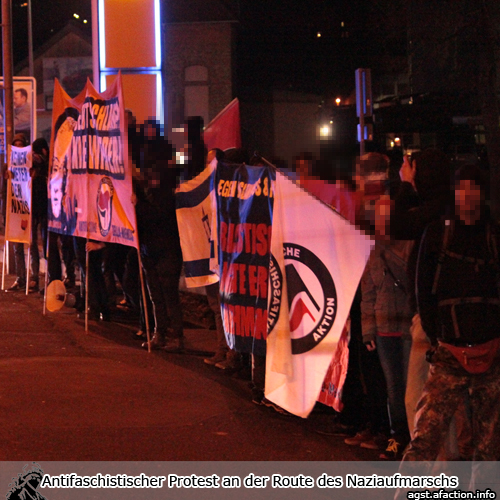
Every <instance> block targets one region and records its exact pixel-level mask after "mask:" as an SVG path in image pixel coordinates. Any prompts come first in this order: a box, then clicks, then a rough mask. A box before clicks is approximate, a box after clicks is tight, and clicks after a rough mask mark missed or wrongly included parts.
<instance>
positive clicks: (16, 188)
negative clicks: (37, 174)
mask: <svg viewBox="0 0 500 500" xmlns="http://www.w3.org/2000/svg"><path fill="white" fill-rule="evenodd" d="M8 151H9V156H8V158H9V163H8V169H9V181H8V184H7V210H6V225H5V239H6V240H7V241H15V242H18V243H30V242H31V175H30V169H31V146H27V147H25V148H17V147H15V146H9V148H8Z"/></svg>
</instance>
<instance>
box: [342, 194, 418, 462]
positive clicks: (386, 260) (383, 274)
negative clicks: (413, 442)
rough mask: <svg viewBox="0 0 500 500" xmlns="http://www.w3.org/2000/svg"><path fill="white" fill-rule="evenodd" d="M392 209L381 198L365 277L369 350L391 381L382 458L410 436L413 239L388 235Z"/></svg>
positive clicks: (398, 450) (397, 451)
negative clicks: (408, 394)
mask: <svg viewBox="0 0 500 500" xmlns="http://www.w3.org/2000/svg"><path fill="white" fill-rule="evenodd" d="M390 212H391V201H390V200H389V199H381V200H378V201H377V203H376V204H375V231H376V234H377V236H378V239H377V242H376V245H375V248H374V250H373V251H372V253H371V255H370V259H369V260H368V263H367V266H366V269H365V272H364V275H363V278H362V279H361V290H362V301H361V313H362V317H361V318H362V329H363V342H364V344H365V345H366V347H367V349H368V350H369V351H375V350H376V352H377V353H378V357H379V360H380V364H381V366H382V370H383V372H384V377H385V383H386V386H387V396H388V410H389V421H390V427H391V429H390V430H391V437H390V439H389V441H388V443H387V445H386V449H385V452H384V453H382V454H381V455H380V458H383V459H400V458H401V454H402V451H403V450H404V448H405V447H406V445H407V444H408V442H409V441H410V436H409V431H408V422H407V418H406V410H405V391H406V375H407V370H408V359H409V356H410V348H411V337H410V324H411V316H412V314H411V309H410V306H409V303H408V278H407V273H406V262H407V260H408V255H409V252H410V249H411V242H407V241H401V240H400V241H398V240H391V239H390V238H389V237H388V229H389V219H390ZM371 437H372V435H371V433H370V431H369V430H368V432H365V433H358V435H357V439H358V440H359V441H361V442H363V441H362V440H365V439H366V440H369V439H370V438H371ZM353 439H354V438H353ZM346 442H347V440H346ZM348 444H349V443H348Z"/></svg>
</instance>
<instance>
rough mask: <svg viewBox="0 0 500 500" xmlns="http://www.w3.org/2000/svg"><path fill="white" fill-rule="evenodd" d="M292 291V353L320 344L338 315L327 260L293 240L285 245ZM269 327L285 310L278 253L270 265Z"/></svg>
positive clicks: (287, 273) (271, 328) (287, 277)
mask: <svg viewBox="0 0 500 500" xmlns="http://www.w3.org/2000/svg"><path fill="white" fill-rule="evenodd" d="M283 251H284V256H285V273H286V283H287V292H288V313H289V321H290V334H291V337H292V354H302V353H304V352H307V351H310V350H311V349H313V348H314V347H316V346H317V345H318V344H319V343H320V342H321V341H322V340H323V339H324V338H325V337H326V335H327V334H328V332H329V331H330V330H331V328H332V326H333V323H334V321H335V317H336V315H337V291H336V289H335V284H334V282H333V278H332V276H331V274H330V272H329V271H328V269H327V267H326V266H325V265H324V264H323V262H322V261H321V260H320V259H319V258H318V257H317V256H316V255H315V254H314V253H313V252H311V251H310V250H308V249H307V248H304V247H303V246H300V245H296V244H293V243H285V244H284V245H283ZM269 274H270V280H269V286H270V292H269V293H270V304H269V313H268V322H269V331H270V332H272V330H273V328H274V326H275V325H276V322H277V320H278V317H279V314H280V311H281V298H282V293H281V290H282V285H283V277H282V273H281V271H280V268H279V266H278V263H277V261H276V259H275V258H274V256H272V258H271V267H270V273H269Z"/></svg>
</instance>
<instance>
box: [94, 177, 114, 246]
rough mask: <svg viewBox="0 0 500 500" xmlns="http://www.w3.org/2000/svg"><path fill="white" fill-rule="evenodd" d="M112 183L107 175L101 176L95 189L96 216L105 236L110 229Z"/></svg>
mask: <svg viewBox="0 0 500 500" xmlns="http://www.w3.org/2000/svg"><path fill="white" fill-rule="evenodd" d="M113 194H114V188H113V183H112V182H111V179H110V178H109V177H103V178H102V179H101V182H100V183H99V188H98V189H97V218H98V219H99V229H100V231H101V235H102V236H107V235H108V233H109V230H110V229H111V218H112V217H111V216H112V207H113Z"/></svg>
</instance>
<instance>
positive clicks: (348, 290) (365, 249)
mask: <svg viewBox="0 0 500 500" xmlns="http://www.w3.org/2000/svg"><path fill="white" fill-rule="evenodd" d="M372 246H373V241H372V240H371V239H370V238H369V237H368V236H366V235H365V234H364V233H363V232H361V231H359V230H358V229H356V228H355V227H354V226H353V225H351V224H350V223H349V222H348V221H346V220H345V219H344V218H342V217H341V216H340V215H339V214H338V213H336V212H335V211H334V210H332V209H331V208H330V207H328V206H326V205H324V204H323V203H321V202H320V201H318V200H317V199H316V198H314V197H313V196H312V195H310V194H308V193H307V192H306V191H304V190H303V189H301V188H300V187H298V186H297V185H295V183H293V182H292V181H291V180H290V179H288V178H287V177H286V176H284V175H282V174H281V173H279V172H278V173H277V176H276V198H275V206H274V220H273V238H272V254H273V259H272V263H271V269H270V291H271V292H270V295H269V313H268V324H269V336H268V344H267V366H266V389H265V395H266V397H267V398H268V399H270V400H271V401H273V402H275V403H276V404H278V405H279V406H281V407H282V408H285V409H286V410H288V411H289V412H290V413H293V414H295V415H298V416H300V417H307V416H308V415H309V413H310V412H311V411H312V409H313V407H314V405H315V403H316V401H317V400H318V396H319V393H320V391H321V387H322V384H323V381H324V379H325V375H326V374H327V371H328V368H329V366H330V363H331V361H332V358H333V357H334V354H335V353H336V350H337V346H338V343H339V339H340V337H341V334H342V331H343V329H344V326H345V324H346V321H347V318H348V316H349V311H350V308H351V304H352V301H353V299H354V295H355V293H356V289H357V287H358V284H359V281H360V279H361V275H362V274H363V271H364V268H365V265H366V262H367V260H368V257H369V255H370V251H371V249H372ZM341 358H342V359H343V360H344V361H343V362H344V363H345V362H346V356H342V357H341ZM346 368H347V366H345V367H344V369H346ZM340 380H341V379H340ZM340 390H341V387H339V388H338V391H339V392H340Z"/></svg>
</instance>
